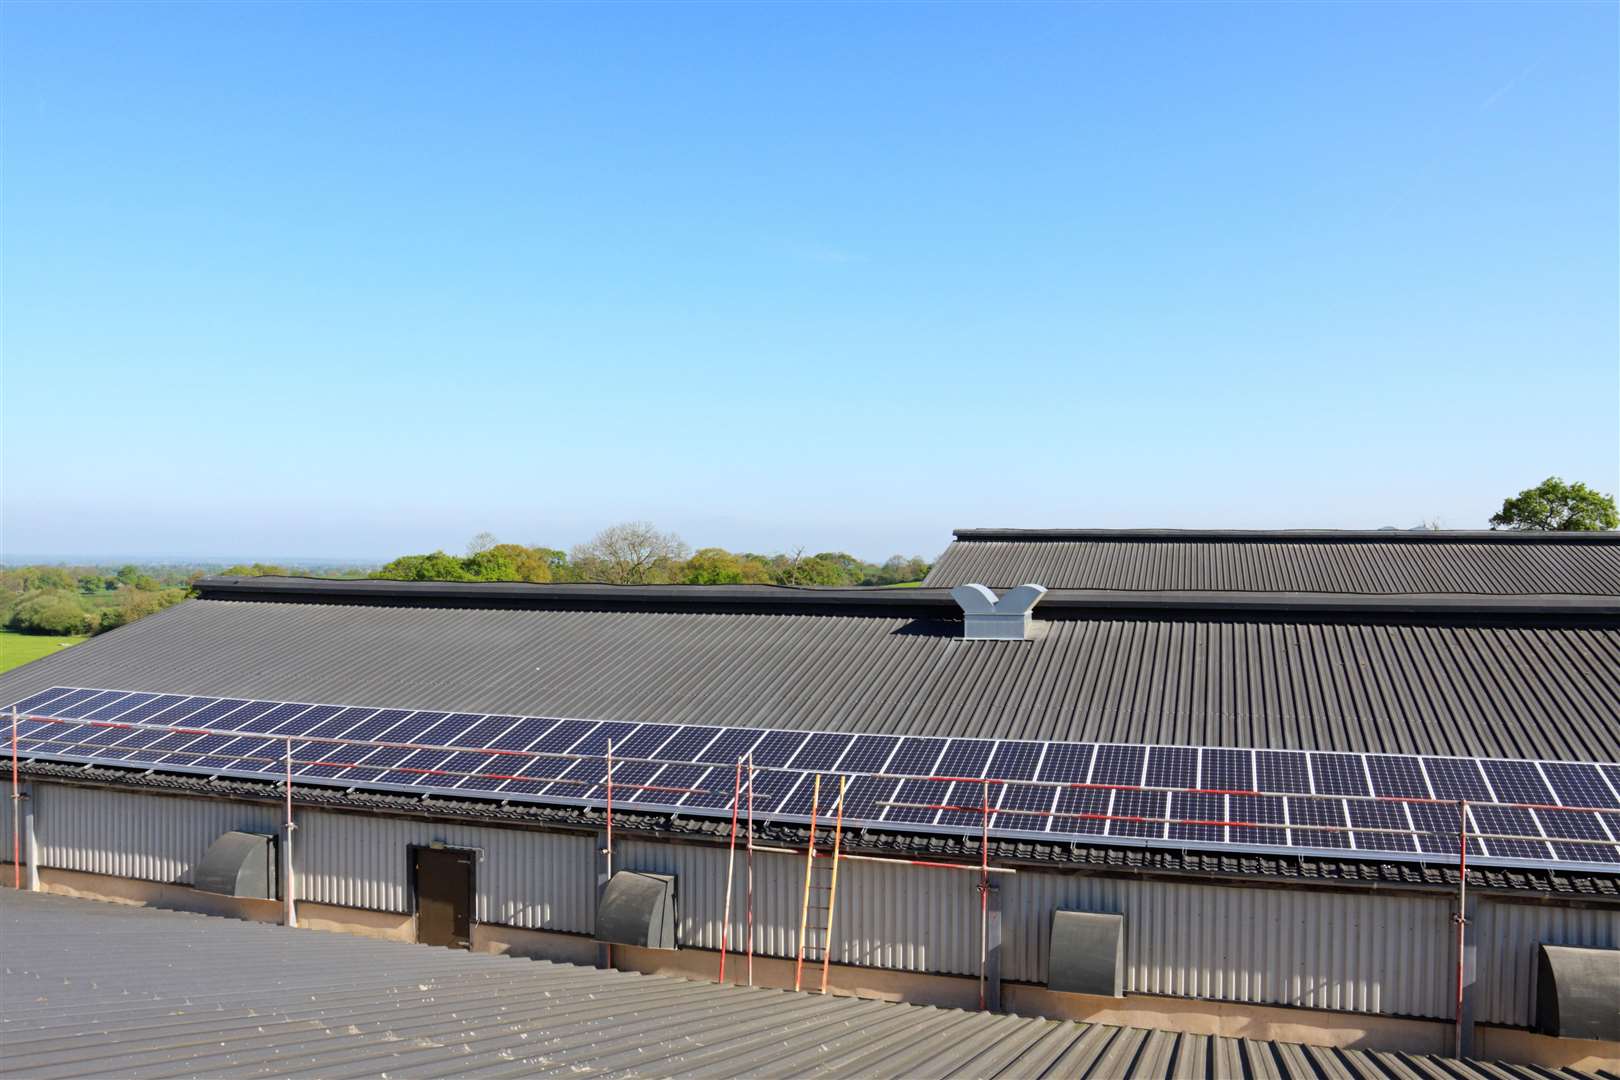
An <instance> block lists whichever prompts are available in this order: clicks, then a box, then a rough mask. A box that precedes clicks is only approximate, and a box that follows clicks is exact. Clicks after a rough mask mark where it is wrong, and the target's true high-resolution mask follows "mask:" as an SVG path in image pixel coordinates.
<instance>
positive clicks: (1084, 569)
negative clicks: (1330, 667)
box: [924, 529, 1620, 596]
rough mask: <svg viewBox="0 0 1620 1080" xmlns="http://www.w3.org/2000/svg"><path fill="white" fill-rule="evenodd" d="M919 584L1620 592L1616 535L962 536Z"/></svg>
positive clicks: (961, 532) (995, 532)
mask: <svg viewBox="0 0 1620 1080" xmlns="http://www.w3.org/2000/svg"><path fill="white" fill-rule="evenodd" d="M956 536H957V539H956V542H954V543H952V544H951V546H950V547H948V548H947V549H946V550H945V554H944V555H942V556H941V557H940V559H939V561H938V562H937V563H935V564H934V568H933V570H932V571H931V572H930V573H929V575H928V577H927V579H926V580H925V582H924V584H925V585H928V586H954V585H961V584H966V583H969V582H977V583H979V584H981V585H989V586H990V587H992V588H1007V587H1010V586H1013V585H1019V584H1022V583H1024V582H1036V583H1038V584H1041V585H1045V586H1046V587H1047V588H1050V589H1103V590H1148V591H1178V590H1183V591H1199V592H1209V591H1214V592H1298V593H1325V594H1335V593H1336V594H1356V595H1419V594H1425V593H1447V594H1476V595H1489V596H1523V595H1556V594H1563V595H1579V596H1615V595H1620V533H1595V534H1580V533H1563V534H1560V533H1537V534H1528V533H1401V532H1366V533H1349V532H1309V533H1307V532H1300V533H1287V532H1280V533H1279V532H1268V533H1241V532H1231V531H1223V532H1192V531H1189V532H1175V531H1168V530H1141V531H1102V530H1092V531H1083V530H1049V531H1041V530H1003V529H958V530H957V532H956Z"/></svg>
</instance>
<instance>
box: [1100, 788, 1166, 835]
mask: <svg viewBox="0 0 1620 1080" xmlns="http://www.w3.org/2000/svg"><path fill="white" fill-rule="evenodd" d="M1168 802H1169V796H1168V795H1167V794H1166V793H1165V792H1162V791H1116V792H1115V793H1114V808H1113V810H1111V811H1110V812H1109V816H1110V817H1112V818H1115V819H1116V820H1114V821H1110V822H1109V823H1108V835H1109V836H1140V837H1156V838H1159V839H1163V837H1164V821H1163V820H1162V819H1163V818H1164V817H1166V816H1167V815H1166V814H1165V807H1166V804H1167V803H1168ZM1122 817H1144V818H1158V819H1160V820H1157V821H1119V820H1117V819H1119V818H1122Z"/></svg>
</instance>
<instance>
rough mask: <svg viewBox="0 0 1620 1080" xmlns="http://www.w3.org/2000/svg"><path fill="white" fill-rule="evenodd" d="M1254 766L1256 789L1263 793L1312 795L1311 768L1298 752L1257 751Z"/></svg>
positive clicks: (1303, 756)
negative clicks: (1285, 792)
mask: <svg viewBox="0 0 1620 1080" xmlns="http://www.w3.org/2000/svg"><path fill="white" fill-rule="evenodd" d="M1254 766H1255V774H1256V775H1255V781H1256V783H1255V787H1256V788H1257V789H1259V790H1261V791H1287V792H1293V793H1297V794H1301V795H1307V794H1309V793H1310V790H1311V777H1310V772H1309V766H1308V764H1307V763H1306V760H1305V755H1304V754H1303V753H1301V752H1300V751H1298V750H1256V751H1255V752H1254Z"/></svg>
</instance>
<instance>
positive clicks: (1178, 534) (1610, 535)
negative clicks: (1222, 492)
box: [951, 528, 1620, 545]
mask: <svg viewBox="0 0 1620 1080" xmlns="http://www.w3.org/2000/svg"><path fill="white" fill-rule="evenodd" d="M951 532H952V535H953V536H954V537H955V538H956V540H957V541H958V542H960V543H988V542H995V541H1021V542H1025V543H1061V542H1065V541H1068V542H1083V541H1095V542H1109V541H1112V542H1115V543H1199V542H1203V543H1238V544H1241V543H1301V544H1310V543H1372V544H1379V543H1382V544H1444V543H1486V544H1599V545H1603V544H1616V545H1620V531H1614V530H1611V531H1606V532H1554V531H1549V530H1511V529H1414V530H1406V529H1060V528H1054V529H1003V528H976V529H953V530H952V531H951Z"/></svg>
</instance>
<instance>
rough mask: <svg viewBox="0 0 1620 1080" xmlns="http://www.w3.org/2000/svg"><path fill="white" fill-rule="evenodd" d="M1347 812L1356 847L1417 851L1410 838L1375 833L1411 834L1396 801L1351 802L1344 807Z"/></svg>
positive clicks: (1372, 849) (1354, 800) (1353, 800)
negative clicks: (1397, 832) (1396, 831)
mask: <svg viewBox="0 0 1620 1080" xmlns="http://www.w3.org/2000/svg"><path fill="white" fill-rule="evenodd" d="M1344 805H1345V808H1346V809H1347V810H1349V811H1350V825H1351V827H1352V828H1354V829H1355V830H1356V831H1355V832H1353V833H1352V834H1351V835H1352V836H1354V837H1355V841H1356V847H1357V848H1360V849H1363V850H1371V851H1413V850H1415V849H1416V847H1415V845H1414V844H1413V842H1412V837H1411V836H1410V835H1404V836H1403V835H1397V834H1396V833H1394V832H1377V831H1374V830H1379V829H1397V830H1400V831H1401V832H1402V833H1407V834H1410V831H1411V828H1412V826H1410V825H1409V824H1407V821H1406V808H1405V807H1404V806H1403V805H1402V804H1401V803H1398V802H1369V801H1366V800H1362V799H1352V800H1350V801H1348V802H1346V803H1345V804H1344Z"/></svg>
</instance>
